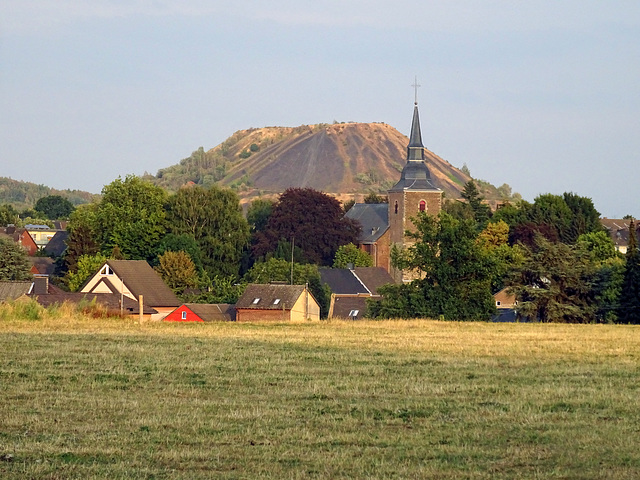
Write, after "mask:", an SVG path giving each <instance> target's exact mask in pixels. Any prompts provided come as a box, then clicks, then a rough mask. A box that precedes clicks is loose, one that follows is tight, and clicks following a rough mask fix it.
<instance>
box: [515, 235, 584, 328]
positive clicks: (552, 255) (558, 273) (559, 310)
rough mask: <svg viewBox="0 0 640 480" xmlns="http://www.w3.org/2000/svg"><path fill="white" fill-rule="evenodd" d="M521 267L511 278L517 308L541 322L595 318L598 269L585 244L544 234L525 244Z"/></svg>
mask: <svg viewBox="0 0 640 480" xmlns="http://www.w3.org/2000/svg"><path fill="white" fill-rule="evenodd" d="M525 251H526V256H525V259H524V261H523V262H522V265H521V267H520V268H519V269H518V270H516V271H515V272H514V274H513V276H512V277H511V278H510V279H509V286H511V288H512V290H513V292H514V294H515V295H516V298H517V299H518V311H519V314H520V315H521V316H523V317H528V318H531V319H534V320H535V319H537V320H539V321H541V322H559V323H590V322H593V321H595V319H596V308H595V290H594V288H593V283H594V280H595V273H596V269H595V266H594V264H593V261H592V257H591V253H590V252H589V251H587V250H586V249H584V248H581V247H579V246H575V245H567V244H565V243H560V242H558V243H556V242H550V241H549V240H547V239H546V238H544V237H543V236H542V235H538V236H536V238H535V242H534V247H525Z"/></svg>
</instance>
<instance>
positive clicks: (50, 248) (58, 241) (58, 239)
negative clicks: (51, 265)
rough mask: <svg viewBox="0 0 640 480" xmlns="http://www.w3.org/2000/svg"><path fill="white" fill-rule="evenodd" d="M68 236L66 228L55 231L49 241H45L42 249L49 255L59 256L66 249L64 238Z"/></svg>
mask: <svg viewBox="0 0 640 480" xmlns="http://www.w3.org/2000/svg"><path fill="white" fill-rule="evenodd" d="M68 237H69V232H67V231H66V230H61V231H59V232H56V234H55V235H54V236H53V238H52V239H51V240H49V243H47V244H46V245H45V247H44V251H45V252H47V254H49V255H53V256H54V257H59V256H61V255H62V254H63V253H64V252H65V251H66V250H67V243H66V240H67V238H68Z"/></svg>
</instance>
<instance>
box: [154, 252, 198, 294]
mask: <svg viewBox="0 0 640 480" xmlns="http://www.w3.org/2000/svg"><path fill="white" fill-rule="evenodd" d="M158 260H159V262H160V263H159V265H158V266H157V267H155V270H156V271H157V272H158V273H159V274H160V276H161V277H162V279H163V280H164V282H165V283H166V284H167V285H168V286H169V288H171V290H173V291H174V292H175V293H176V295H178V296H181V295H182V294H183V293H184V291H185V290H186V289H187V288H195V287H196V286H197V285H198V272H197V271H196V266H195V265H194V263H193V260H191V257H190V256H189V254H188V253H186V252H183V251H179V252H173V251H170V250H169V251H167V252H165V253H163V254H162V255H160V256H159V257H158Z"/></svg>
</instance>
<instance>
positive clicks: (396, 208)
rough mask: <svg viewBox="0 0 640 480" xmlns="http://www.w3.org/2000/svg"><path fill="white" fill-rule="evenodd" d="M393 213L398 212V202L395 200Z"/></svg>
mask: <svg viewBox="0 0 640 480" xmlns="http://www.w3.org/2000/svg"><path fill="white" fill-rule="evenodd" d="M395 213H396V215H397V214H398V202H396V206H395Z"/></svg>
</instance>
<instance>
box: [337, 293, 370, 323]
mask: <svg viewBox="0 0 640 480" xmlns="http://www.w3.org/2000/svg"><path fill="white" fill-rule="evenodd" d="M355 310H357V311H358V313H357V315H355V317H353V316H350V315H349V314H350V313H351V312H354V311H355ZM366 311H367V297H351V296H349V297H340V296H336V297H335V298H334V299H333V314H332V318H347V319H354V320H359V319H361V318H362V317H363V316H364V314H365V313H366Z"/></svg>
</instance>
